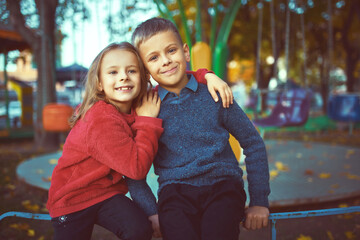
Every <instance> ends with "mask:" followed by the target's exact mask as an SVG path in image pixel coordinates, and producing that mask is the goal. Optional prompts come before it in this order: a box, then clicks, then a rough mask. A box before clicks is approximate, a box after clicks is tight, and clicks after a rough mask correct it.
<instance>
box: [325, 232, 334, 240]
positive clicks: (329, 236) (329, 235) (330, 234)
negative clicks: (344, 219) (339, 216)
mask: <svg viewBox="0 0 360 240" xmlns="http://www.w3.org/2000/svg"><path fill="white" fill-rule="evenodd" d="M326 235H327V236H328V238H329V240H334V236H333V235H332V233H331V232H330V231H327V232H326Z"/></svg>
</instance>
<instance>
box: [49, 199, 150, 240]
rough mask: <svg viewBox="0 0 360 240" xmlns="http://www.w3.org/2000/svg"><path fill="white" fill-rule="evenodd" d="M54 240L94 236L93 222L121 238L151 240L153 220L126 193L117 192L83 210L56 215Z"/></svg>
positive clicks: (54, 219)
mask: <svg viewBox="0 0 360 240" xmlns="http://www.w3.org/2000/svg"><path fill="white" fill-rule="evenodd" d="M51 221H52V225H53V227H54V230H55V234H54V239H55V240H60V239H61V240H64V239H66V240H72V239H73V240H83V239H84V240H85V239H86V240H88V239H91V234H92V230H93V227H94V224H98V225H100V226H102V227H104V228H106V229H108V230H109V231H111V232H113V233H114V234H115V235H116V236H118V237H119V238H121V239H123V240H125V239H129V240H130V239H132V240H150V239H151V238H152V227H151V223H150V221H149V220H148V218H147V217H146V215H145V213H144V212H143V211H142V210H141V209H140V208H138V207H137V206H136V205H135V204H134V203H133V202H132V201H131V200H130V199H129V198H127V197H126V196H124V195H115V196H113V197H111V198H109V199H107V200H105V201H103V202H100V203H97V204H95V205H93V206H91V207H89V208H86V209H84V210H81V211H78V212H75V213H71V214H68V215H64V216H60V217H56V218H53V219H52V220H51Z"/></svg>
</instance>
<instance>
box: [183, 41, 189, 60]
mask: <svg viewBox="0 0 360 240" xmlns="http://www.w3.org/2000/svg"><path fill="white" fill-rule="evenodd" d="M183 49H184V54H185V60H186V61H187V62H190V49H189V46H188V45H187V44H186V43H184V45H183Z"/></svg>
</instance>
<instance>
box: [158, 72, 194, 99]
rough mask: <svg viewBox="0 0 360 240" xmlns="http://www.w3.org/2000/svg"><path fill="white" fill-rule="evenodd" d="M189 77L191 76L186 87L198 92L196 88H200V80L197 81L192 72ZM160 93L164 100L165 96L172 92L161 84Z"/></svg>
mask: <svg viewBox="0 0 360 240" xmlns="http://www.w3.org/2000/svg"><path fill="white" fill-rule="evenodd" d="M187 77H188V78H189V82H188V83H187V84H186V86H185V88H188V89H190V90H191V91H193V92H196V90H197V88H198V82H197V81H196V79H195V77H194V76H193V75H192V74H187ZM158 93H159V97H160V100H161V101H163V100H164V98H165V97H166V95H168V93H170V91H168V90H166V89H165V88H163V87H161V86H159V90H158Z"/></svg>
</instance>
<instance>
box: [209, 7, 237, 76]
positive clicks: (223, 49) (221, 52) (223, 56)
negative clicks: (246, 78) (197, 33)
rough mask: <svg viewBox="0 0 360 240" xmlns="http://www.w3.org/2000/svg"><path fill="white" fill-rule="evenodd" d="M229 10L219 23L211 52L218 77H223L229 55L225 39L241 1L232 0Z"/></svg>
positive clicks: (226, 39) (227, 36)
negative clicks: (212, 51) (213, 48)
mask: <svg viewBox="0 0 360 240" xmlns="http://www.w3.org/2000/svg"><path fill="white" fill-rule="evenodd" d="M233 2H235V3H233V4H231V5H230V6H232V8H231V9H230V12H229V13H228V14H226V15H225V19H224V21H223V23H222V24H221V27H220V31H219V34H218V37H217V41H216V46H215V50H214V53H213V69H214V72H215V73H216V74H217V75H218V76H219V77H222V78H223V77H224V75H225V69H226V61H227V57H228V56H229V50H228V48H227V46H226V45H227V41H228V38H229V35H230V31H231V28H232V25H233V23H234V20H235V17H236V14H237V12H238V10H239V8H240V5H241V1H238V0H234V1H233Z"/></svg>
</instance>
